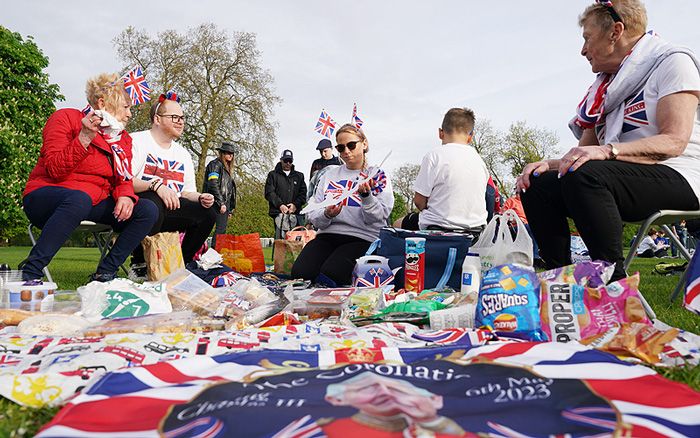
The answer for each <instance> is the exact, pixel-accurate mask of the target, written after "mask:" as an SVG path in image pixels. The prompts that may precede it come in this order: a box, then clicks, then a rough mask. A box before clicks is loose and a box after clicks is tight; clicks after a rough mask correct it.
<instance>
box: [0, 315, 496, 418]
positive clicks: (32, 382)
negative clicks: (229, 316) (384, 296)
mask: <svg viewBox="0 0 700 438" xmlns="http://www.w3.org/2000/svg"><path fill="white" fill-rule="evenodd" d="M492 338H493V335H492V334H491V333H490V332H489V331H485V330H473V329H448V330H437V331H430V330H427V331H426V330H420V329H418V328H417V327H416V326H413V325H411V324H400V323H396V324H375V325H372V326H368V327H364V328H350V327H346V326H340V325H332V324H317V323H307V324H303V325H292V326H278V327H267V328H251V329H247V330H242V331H236V332H226V331H215V332H209V333H197V334H195V333H187V332H185V333H156V334H138V333H123V334H111V335H106V336H97V337H60V336H56V337H53V336H29V335H19V334H15V333H12V332H9V330H7V329H5V330H4V331H3V332H0V395H2V396H3V397H5V398H8V399H10V400H12V401H14V402H15V403H19V404H21V405H24V406H31V407H42V406H47V405H51V406H55V405H61V404H63V403H65V401H66V400H67V399H68V398H70V397H72V396H73V395H74V394H75V393H76V392H77V391H79V390H80V389H82V388H84V387H86V386H87V385H88V384H90V383H91V382H93V381H95V380H97V378H99V377H100V376H102V375H104V374H105V373H107V372H109V371H114V370H118V369H122V368H130V367H136V366H140V365H149V364H156V363H159V362H163V361H169V360H176V359H181V358H186V357H193V356H196V357H197V358H198V359H201V358H203V357H204V356H216V355H220V354H224V353H228V352H232V351H246V350H258V349H269V348H274V349H278V350H290V351H322V350H323V351H326V352H327V353H324V354H326V355H328V357H329V358H330V359H329V360H331V359H332V360H335V359H333V358H335V357H336V356H337V357H344V356H343V355H344V354H345V355H347V354H353V353H352V352H353V351H360V350H363V349H368V348H369V349H374V350H377V351H379V350H381V349H383V348H387V347H394V348H418V347H426V346H431V345H456V346H460V347H463V348H464V347H471V346H473V345H481V344H484V343H486V342H487V340H489V339H492ZM358 349H359V350H358ZM374 350H371V351H374ZM368 351H370V350H368ZM324 357H325V356H324ZM202 363H208V362H206V361H205V362H202Z"/></svg>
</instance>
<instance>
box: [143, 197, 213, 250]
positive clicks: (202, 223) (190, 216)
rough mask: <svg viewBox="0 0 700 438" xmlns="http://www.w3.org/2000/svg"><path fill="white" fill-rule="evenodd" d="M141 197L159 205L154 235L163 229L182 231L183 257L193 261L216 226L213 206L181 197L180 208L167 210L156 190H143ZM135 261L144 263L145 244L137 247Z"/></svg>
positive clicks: (151, 233) (153, 229)
mask: <svg viewBox="0 0 700 438" xmlns="http://www.w3.org/2000/svg"><path fill="white" fill-rule="evenodd" d="M138 195H139V197H140V198H145V199H150V200H151V201H153V202H154V203H155V204H156V206H157V207H158V220H157V221H156V223H155V224H154V225H153V228H152V229H151V232H150V233H148V235H149V236H152V235H154V234H156V233H160V232H161V231H182V232H184V233H185V238H184V239H183V240H182V258H183V259H184V261H185V263H188V262H191V261H192V258H193V257H194V254H195V253H196V252H197V251H198V250H199V248H201V247H202V244H204V241H205V240H207V237H209V233H210V232H211V229H212V228H213V227H214V221H215V215H216V212H215V211H214V208H213V207H209V208H204V207H202V205H201V204H200V203H199V202H194V201H190V200H189V199H185V198H180V208H178V209H175V210H167V209H166V208H165V204H163V200H162V199H160V196H158V195H157V194H156V193H155V192H150V191H148V192H141V193H139V194H138ZM131 262H132V264H133V263H143V262H144V257H143V246H142V245H139V246H137V247H136V249H135V250H134V252H133V254H132V260H131Z"/></svg>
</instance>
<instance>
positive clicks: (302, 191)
mask: <svg viewBox="0 0 700 438" xmlns="http://www.w3.org/2000/svg"><path fill="white" fill-rule="evenodd" d="M292 163H294V154H292V151H290V150H289V149H285V150H284V151H283V152H282V156H281V157H280V162H279V163H277V165H276V166H275V170H273V171H271V172H270V173H268V174H267V180H266V181H265V199H267V202H268V203H269V204H270V210H269V214H270V217H272V219H273V220H274V221H275V239H283V238H284V234H285V232H286V231H289V230H290V229H291V228H293V227H294V226H295V225H303V219H304V218H303V216H301V215H300V214H299V211H301V208H302V207H303V206H304V203H305V202H306V183H305V182H304V174H302V173H301V172H298V171H296V170H294V164H292ZM290 227H291V228H290Z"/></svg>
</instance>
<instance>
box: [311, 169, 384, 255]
mask: <svg viewBox="0 0 700 438" xmlns="http://www.w3.org/2000/svg"><path fill="white" fill-rule="evenodd" d="M326 169H328V170H325V171H324V173H323V174H322V175H321V177H320V179H319V181H318V185H317V186H316V191H315V192H314V199H315V200H316V202H322V201H323V200H324V199H325V196H326V193H327V192H329V193H330V194H338V195H339V194H340V193H342V192H343V190H344V189H346V188H354V187H355V185H356V184H357V183H356V181H357V179H358V176H359V175H360V171H359V170H350V169H348V168H347V167H346V166H345V165H344V164H343V165H342V166H334V165H331V166H327V167H326ZM365 176H366V175H365ZM375 180H376V181H377V186H376V187H375V188H374V189H373V190H372V194H371V195H369V196H367V197H366V198H363V197H362V196H360V195H359V194H358V193H355V194H353V195H352V196H350V197H349V198H347V199H345V200H344V201H343V202H342V206H343V209H342V210H340V213H339V214H338V216H336V217H334V218H332V219H329V218H327V217H326V216H325V214H324V211H325V209H320V210H315V211H311V212H309V213H307V214H306V219H307V220H308V221H309V222H311V223H312V224H314V226H315V227H316V228H318V229H319V231H318V233H319V234H322V233H334V234H345V235H350V236H355V237H359V238H360V239H363V240H367V241H370V242H371V241H374V240H375V239H377V238H379V230H380V229H381V228H382V227H385V226H386V225H387V220H388V219H389V214H391V210H392V209H393V208H394V191H393V189H392V187H391V181H390V180H389V177H388V176H386V174H385V173H384V171H382V170H380V171H379V174H378V176H377V177H375Z"/></svg>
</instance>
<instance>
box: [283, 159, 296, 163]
mask: <svg viewBox="0 0 700 438" xmlns="http://www.w3.org/2000/svg"><path fill="white" fill-rule="evenodd" d="M293 161H294V160H292V159H291V158H285V159H284V160H282V162H283V163H287V164H292V162H293Z"/></svg>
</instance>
